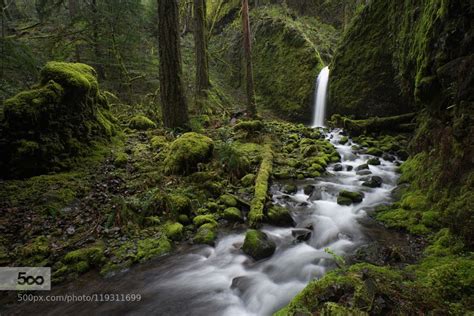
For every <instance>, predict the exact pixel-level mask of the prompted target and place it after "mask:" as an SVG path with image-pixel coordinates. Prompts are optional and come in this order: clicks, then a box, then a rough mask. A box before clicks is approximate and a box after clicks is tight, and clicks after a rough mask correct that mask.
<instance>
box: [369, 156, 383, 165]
mask: <svg viewBox="0 0 474 316" xmlns="http://www.w3.org/2000/svg"><path fill="white" fill-rule="evenodd" d="M367 164H368V165H371V166H378V165H380V159H379V158H370V159H369V160H367Z"/></svg>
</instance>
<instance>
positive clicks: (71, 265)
mask: <svg viewBox="0 0 474 316" xmlns="http://www.w3.org/2000/svg"><path fill="white" fill-rule="evenodd" d="M104 250H105V246H104V244H103V243H102V242H97V243H95V244H94V245H91V246H88V247H85V248H81V249H77V250H74V251H71V252H68V253H67V254H66V255H65V256H64V258H63V260H62V262H63V263H64V264H65V265H66V266H67V271H68V272H76V273H84V272H86V271H88V270H89V269H91V268H94V267H95V268H99V267H101V266H102V265H103V264H104V263H105V256H104Z"/></svg>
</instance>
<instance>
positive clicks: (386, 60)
mask: <svg viewBox="0 0 474 316" xmlns="http://www.w3.org/2000/svg"><path fill="white" fill-rule="evenodd" d="M472 18H473V8H472V5H470V4H469V3H467V2H466V1H460V0H451V1H442V0H423V1H417V2H413V1H390V2H387V1H380V0H373V1H371V2H369V4H368V5H367V6H366V7H365V8H364V10H363V11H362V12H361V13H360V15H359V16H358V17H357V18H356V19H354V21H353V23H352V25H351V27H350V28H349V30H348V31H347V32H346V33H345V34H344V37H343V39H342V41H341V43H340V45H339V48H338V50H337V54H336V56H335V58H334V60H333V65H332V74H331V85H330V100H331V101H330V102H331V106H330V109H329V111H330V113H331V114H333V113H340V114H345V115H353V116H355V117H357V118H365V117H369V116H374V115H378V116H387V115H396V114H400V113H405V112H409V111H412V110H413V108H417V109H423V108H426V109H429V110H430V111H442V110H444V109H446V108H447V107H449V106H450V105H452V104H453V102H456V103H460V101H461V99H463V98H465V96H467V95H472V91H470V90H469V89H472V88H468V86H469V87H471V86H472V85H469V83H471V82H472V74H467V73H466V72H468V69H470V66H472ZM458 78H461V79H458Z"/></svg>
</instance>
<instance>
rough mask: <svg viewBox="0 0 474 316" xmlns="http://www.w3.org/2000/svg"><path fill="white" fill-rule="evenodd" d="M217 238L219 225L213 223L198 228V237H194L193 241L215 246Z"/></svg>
mask: <svg viewBox="0 0 474 316" xmlns="http://www.w3.org/2000/svg"><path fill="white" fill-rule="evenodd" d="M216 238H217V225H215V224H213V223H206V224H203V225H202V226H201V227H199V228H198V230H197V233H196V235H194V238H193V241H194V242H195V243H198V244H205V245H210V246H214V242H215V240H216Z"/></svg>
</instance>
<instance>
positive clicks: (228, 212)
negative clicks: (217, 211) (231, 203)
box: [222, 207, 244, 222]
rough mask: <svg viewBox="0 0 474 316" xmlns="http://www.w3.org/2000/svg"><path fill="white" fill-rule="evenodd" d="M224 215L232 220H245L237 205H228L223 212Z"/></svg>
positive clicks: (226, 218)
mask: <svg viewBox="0 0 474 316" xmlns="http://www.w3.org/2000/svg"><path fill="white" fill-rule="evenodd" d="M222 217H223V218H224V219H225V220H228V221H230V222H242V221H243V220H244V218H243V216H242V212H241V211H240V210H239V209H238V208H236V207H228V208H226V209H225V210H224V212H223V213H222Z"/></svg>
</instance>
